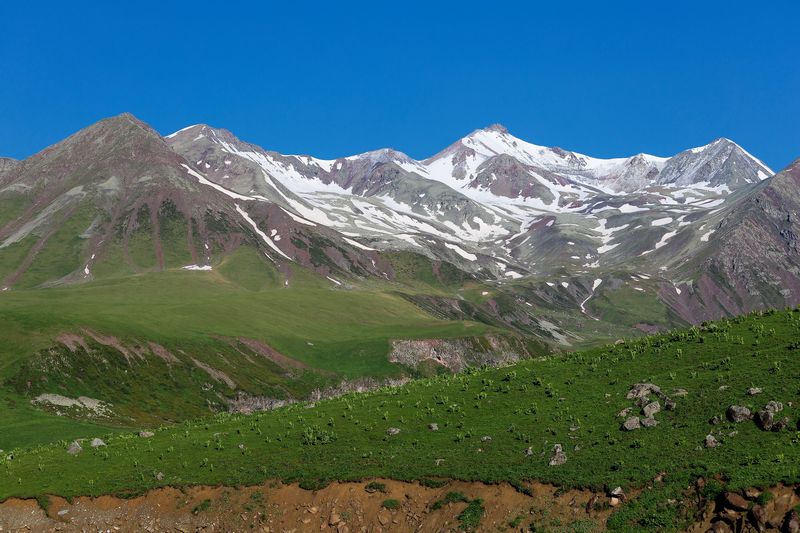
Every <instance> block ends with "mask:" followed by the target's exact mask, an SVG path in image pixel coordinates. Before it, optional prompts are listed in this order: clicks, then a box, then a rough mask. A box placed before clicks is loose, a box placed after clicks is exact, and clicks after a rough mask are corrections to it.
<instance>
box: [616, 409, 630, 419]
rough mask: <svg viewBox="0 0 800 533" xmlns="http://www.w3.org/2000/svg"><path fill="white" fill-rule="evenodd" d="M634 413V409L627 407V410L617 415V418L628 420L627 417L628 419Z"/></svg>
mask: <svg viewBox="0 0 800 533" xmlns="http://www.w3.org/2000/svg"><path fill="white" fill-rule="evenodd" d="M632 411H633V407H626V408H625V409H623V410H622V411H620V412H619V413H617V416H618V417H620V418H626V417H628V415H630V414H631V412H632Z"/></svg>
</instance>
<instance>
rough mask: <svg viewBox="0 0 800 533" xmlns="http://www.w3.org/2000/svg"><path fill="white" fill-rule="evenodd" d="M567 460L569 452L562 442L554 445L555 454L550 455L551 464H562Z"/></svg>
mask: <svg viewBox="0 0 800 533" xmlns="http://www.w3.org/2000/svg"><path fill="white" fill-rule="evenodd" d="M566 462H567V454H565V453H564V449H563V448H562V447H561V445H560V444H556V445H554V446H553V455H552V457H550V466H560V465H563V464H564V463H566Z"/></svg>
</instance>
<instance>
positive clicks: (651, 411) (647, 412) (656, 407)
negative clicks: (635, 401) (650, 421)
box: [642, 401, 661, 418]
mask: <svg viewBox="0 0 800 533" xmlns="http://www.w3.org/2000/svg"><path fill="white" fill-rule="evenodd" d="M659 411H661V404H660V403H658V401H655V402H652V403H648V404H647V405H645V406H644V407H643V408H642V414H643V415H644V416H645V417H647V418H651V417H652V416H653V415H655V414H656V413H658V412H659Z"/></svg>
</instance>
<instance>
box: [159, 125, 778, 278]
mask: <svg viewBox="0 0 800 533" xmlns="http://www.w3.org/2000/svg"><path fill="white" fill-rule="evenodd" d="M167 140H168V142H169V143H170V145H171V146H172V148H173V149H174V150H176V151H177V152H178V153H180V154H181V155H183V156H184V157H186V158H187V159H189V160H190V161H193V162H195V165H196V168H197V169H198V172H200V173H201V174H202V175H203V176H204V177H205V179H208V180H209V181H211V182H213V183H215V184H217V185H219V186H222V187H224V188H225V189H227V190H229V191H230V192H231V193H233V194H237V195H242V196H246V197H249V198H252V199H253V200H255V201H263V202H270V203H275V204H277V205H280V206H281V208H283V209H284V210H285V211H286V212H287V213H289V214H290V215H291V216H293V217H295V218H296V220H298V221H301V222H304V223H307V224H319V225H323V226H327V227H330V228H333V229H335V230H337V231H339V232H341V233H342V234H343V235H345V236H346V238H347V239H348V240H349V241H350V242H355V243H356V244H357V245H360V246H364V247H368V248H374V249H378V250H387V249H389V250H390V249H409V250H413V251H416V252H419V253H423V254H425V255H428V256H429V257H433V258H437V259H443V260H448V261H451V262H455V263H456V264H459V265H460V266H461V267H462V268H464V269H466V270H469V271H472V272H480V271H485V272H486V273H487V275H490V276H497V277H501V278H502V277H508V278H516V277H521V276H525V275H529V274H541V273H545V272H552V271H554V270H556V269H561V268H566V269H567V270H568V271H570V272H576V273H588V272H590V271H592V270H596V269H598V268H600V267H602V266H610V265H614V264H620V263H626V262H627V263H629V262H631V261H637V262H641V263H648V262H652V261H651V258H656V257H658V256H659V255H661V252H663V251H666V250H671V253H672V254H673V255H674V252H675V250H673V249H672V248H670V247H668V245H670V244H671V243H673V242H682V243H688V242H690V241H691V242H706V241H707V240H708V238H709V237H710V230H708V229H707V230H706V231H705V232H704V233H699V230H700V229H704V228H706V226H708V228H711V227H712V226H711V225H710V224H709V217H713V215H714V214H715V213H716V212H718V211H719V209H720V208H721V206H722V205H723V204H724V203H725V202H726V199H727V198H728V196H729V195H730V193H731V192H733V191H736V190H739V189H740V188H742V187H747V186H749V185H752V184H754V183H758V182H760V181H761V180H762V179H764V178H766V177H768V176H769V175H771V174H772V171H771V170H770V169H769V168H767V167H766V166H765V165H764V164H763V163H761V162H760V161H759V160H757V159H756V158H754V157H753V156H751V155H750V154H748V153H747V152H745V151H744V150H743V149H741V148H739V147H738V145H736V144H735V143H733V142H731V141H727V140H724V139H720V140H717V141H714V142H713V143H711V144H709V145H707V146H705V147H702V148H695V149H691V150H686V151H684V152H681V153H680V154H678V155H676V156H674V157H671V158H661V157H656V156H652V155H647V154H637V155H634V156H631V157H628V158H616V159H598V158H593V157H590V156H586V155H583V154H580V153H576V152H571V151H567V150H563V149H560V148H548V147H544V146H538V145H534V144H531V143H528V142H525V141H523V140H521V139H518V138H516V137H514V136H512V135H511V134H510V133H509V132H508V131H507V130H506V129H505V128H504V127H502V126H499V125H493V126H490V127H488V128H485V129H480V130H476V131H474V132H472V133H470V134H469V135H467V136H466V137H464V138H462V139H460V140H458V141H456V142H455V143H453V144H452V145H450V146H449V147H447V148H445V149H444V150H443V151H441V152H439V153H438V154H436V155H434V156H432V157H430V158H428V159H425V160H422V161H417V160H414V159H412V158H410V157H409V156H407V155H406V154H403V153H402V152H399V151H396V150H392V149H383V150H375V151H371V152H367V153H364V154H358V155H354V156H349V157H341V158H338V159H335V160H322V159H318V158H314V157H311V156H305V155H303V156H298V155H282V154H279V153H277V152H271V151H267V150H264V149H262V148H260V147H258V146H255V145H252V144H249V143H246V142H243V141H241V140H239V139H237V138H236V137H235V136H234V135H233V134H231V133H230V132H228V131H226V130H219V129H215V128H212V127H210V126H206V125H197V126H191V127H189V128H185V129H183V130H181V131H178V132H176V133H174V134H172V135H169V136H168V137H167ZM622 235H624V239H623V238H622ZM631 236H635V238H633V239H631ZM655 261H657V262H658V264H659V265H662V262H661V260H660V259H655Z"/></svg>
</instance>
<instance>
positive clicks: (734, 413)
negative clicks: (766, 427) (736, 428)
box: [725, 405, 753, 422]
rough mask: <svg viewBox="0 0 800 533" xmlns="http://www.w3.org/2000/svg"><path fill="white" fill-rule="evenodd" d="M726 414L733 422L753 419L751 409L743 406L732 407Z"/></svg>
mask: <svg viewBox="0 0 800 533" xmlns="http://www.w3.org/2000/svg"><path fill="white" fill-rule="evenodd" d="M725 414H726V415H727V416H728V420H730V421H731V422H744V421H745V420H750V419H751V418H753V413H751V412H750V409H748V408H747V407H743V406H741V405H731V406H730V407H728V411H727V412H726V413H725Z"/></svg>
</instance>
